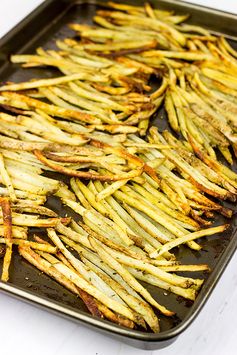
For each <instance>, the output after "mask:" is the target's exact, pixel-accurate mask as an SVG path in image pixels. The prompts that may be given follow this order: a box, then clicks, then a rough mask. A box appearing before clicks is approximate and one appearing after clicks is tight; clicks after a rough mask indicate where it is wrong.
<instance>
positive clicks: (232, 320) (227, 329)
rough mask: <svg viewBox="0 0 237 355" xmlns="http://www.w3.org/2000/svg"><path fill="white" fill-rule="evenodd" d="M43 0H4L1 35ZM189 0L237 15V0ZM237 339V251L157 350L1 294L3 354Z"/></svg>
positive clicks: (214, 345) (104, 354) (189, 354)
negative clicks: (191, 317)
mask: <svg viewBox="0 0 237 355" xmlns="http://www.w3.org/2000/svg"><path fill="white" fill-rule="evenodd" d="M42 2H43V1H42V0H0V37H1V36H3V35H4V34H5V33H6V32H7V31H8V30H10V29H11V28H12V27H13V26H14V25H15V24H17V23H18V22H19V21H20V20H21V19H22V18H23V17H25V16H26V15H27V14H28V13H29V12H30V11H31V10H33V9H34V8H35V7H36V6H37V5H39V4H40V3H42ZM124 2H126V1H124ZM189 2H193V3H196V4H200V5H201V4H202V5H205V6H209V7H213V8H218V9H220V10H225V11H229V12H233V13H236V14H237V1H236V0H192V1H191V0H190V1H189ZM236 338H237V254H235V256H234V257H233V258H232V260H231V262H230V264H229V266H228V267H227V269H226V271H225V272H224V274H223V276H222V278H221V280H220V282H219V283H218V285H217V287H216V288H215V290H214V292H213V293H212V295H211V298H210V299H209V301H208V302H207V304H206V305H205V307H204V308H203V310H202V311H201V313H200V315H199V316H198V317H197V319H196V320H195V321H194V323H193V324H192V325H191V326H190V327H189V328H188V329H187V330H186V331H185V332H184V333H183V334H182V335H181V336H180V337H179V338H178V339H177V341H176V342H175V343H173V344H172V345H171V346H169V347H168V348H165V349H162V350H156V351H143V350H137V349H133V348H131V347H129V346H127V345H124V344H122V343H120V342H118V341H115V340H111V339H109V338H108V337H105V336H102V335H100V334H97V333H96V332H95V331H89V330H88V329H86V328H85V327H83V326H79V325H76V324H74V323H72V322H70V321H67V320H64V319H62V318H60V317H57V316H54V315H52V314H49V313H48V312H46V311H42V310H39V309H37V308H35V307H33V306H30V305H27V304H25V303H23V302H21V301H17V300H15V299H13V298H11V297H7V296H5V295H3V294H1V293H0V354H1V355H13V354H17V355H28V354H32V355H42V354H43V355H145V354H147V355H158V354H159V355H171V354H172V355H199V354H202V355H212V354H215V355H235V354H236V353H237V350H236V348H237V347H236Z"/></svg>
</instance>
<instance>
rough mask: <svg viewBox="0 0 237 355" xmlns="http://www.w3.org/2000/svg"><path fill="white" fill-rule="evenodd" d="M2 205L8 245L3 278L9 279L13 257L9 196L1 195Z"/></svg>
mask: <svg viewBox="0 0 237 355" xmlns="http://www.w3.org/2000/svg"><path fill="white" fill-rule="evenodd" d="M0 205H1V209H2V215H3V228H4V242H5V243H6V245H7V249H6V253H5V256H4V260H3V269H2V276H1V280H2V281H8V279H9V267H10V264H11V258H12V215H11V206H10V202H9V199H8V198H6V197H1V198H0Z"/></svg>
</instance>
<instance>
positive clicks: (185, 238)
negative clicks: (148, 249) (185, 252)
mask: <svg viewBox="0 0 237 355" xmlns="http://www.w3.org/2000/svg"><path fill="white" fill-rule="evenodd" d="M228 227H229V225H228V224H225V225H223V226H218V227H213V228H208V229H203V230H200V231H198V232H194V233H188V234H186V235H184V236H183V237H179V238H176V239H174V240H172V241H170V242H168V243H166V244H164V245H162V247H160V249H158V250H156V251H155V252H153V253H151V254H150V257H151V258H157V256H159V255H162V254H163V253H164V252H167V251H169V250H170V249H173V248H175V247H177V246H178V245H180V244H183V243H187V242H190V241H192V240H195V239H197V238H201V237H205V236H208V235H213V234H216V233H222V232H224V230H226V229H227V228H228Z"/></svg>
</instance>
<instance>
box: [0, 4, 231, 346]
mask: <svg viewBox="0 0 237 355" xmlns="http://www.w3.org/2000/svg"><path fill="white" fill-rule="evenodd" d="M126 3H131V4H137V5H139V4H140V5H141V4H142V3H143V2H142V1H126ZM151 3H152V4H153V5H154V6H158V7H159V8H162V9H163V8H164V9H173V10H175V11H176V12H178V13H190V14H191V18H190V20H189V22H190V23H195V24H198V25H202V26H204V27H206V28H208V29H210V30H212V31H213V32H216V33H222V34H225V35H227V36H229V38H231V39H232V40H234V39H235V38H236V39H237V16H234V15H232V14H228V13H222V12H218V11H215V10H211V9H207V8H202V7H199V6H195V5H191V4H187V3H181V2H176V1H164V0H159V1H151ZM97 8H98V6H97V5H96V1H73V0H72V1H69V0H47V1H45V2H44V3H43V4H42V5H41V6H39V7H38V8H37V9H36V10H35V11H34V12H32V13H31V14H30V15H29V16H28V17H27V18H26V19H25V20H23V21H22V22H21V23H20V24H19V25H17V26H16V27H15V28H14V29H13V30H11V32H9V33H8V34H7V35H6V36H5V37H4V38H2V39H1V40H0V81H6V80H13V81H24V80H28V79H30V78H33V77H42V76H44V77H45V76H47V77H51V76H53V75H58V72H56V71H55V70H51V69H48V68H47V69H43V70H42V69H39V68H32V69H27V70H25V69H21V68H19V66H16V65H13V64H11V63H10V62H9V55H10V54H12V53H32V52H33V51H34V50H35V48H37V47H38V46H43V47H45V48H53V47H54V41H55V40H56V39H58V38H64V37H66V36H69V37H71V36H73V35H74V33H73V32H72V31H71V30H70V29H69V28H68V27H67V24H68V23H69V22H72V21H80V22H84V23H91V22H92V17H93V15H94V13H95V11H96V9H97ZM232 45H234V46H235V47H236V43H235V41H232ZM164 115H165V113H164V111H163V109H161V110H159V112H158V113H157V114H156V117H155V118H154V122H153V123H154V124H155V125H158V126H159V127H160V129H164V128H168V125H167V123H166V120H164V119H163V120H161V119H160V118H161V117H164ZM49 204H50V206H52V205H53V206H54V208H56V209H57V210H58V211H60V213H61V214H63V213H65V212H66V211H65V209H64V208H63V207H62V206H61V205H60V204H59V201H57V200H56V199H52V198H51V199H50V200H49ZM225 205H226V206H228V207H231V208H232V209H236V207H235V206H234V205H231V204H227V203H225ZM67 212H68V210H67ZM217 222H218V223H222V222H226V220H225V219H224V218H223V217H220V216H218V218H217ZM230 223H231V228H230V229H229V230H228V231H227V232H225V233H224V234H223V235H221V236H215V237H210V238H203V239H202V240H201V244H202V246H203V248H202V250H201V251H200V252H193V251H192V250H189V249H188V248H186V247H181V248H179V249H178V251H177V257H178V259H179V260H181V261H183V262H184V263H185V262H186V263H195V262H197V263H208V264H209V265H210V267H211V268H212V272H211V273H210V274H207V273H206V274H205V273H197V274H196V275H195V276H196V277H202V278H205V280H206V281H205V283H204V286H203V288H202V290H201V292H200V293H199V295H198V297H197V299H196V301H195V302H194V303H193V302H190V301H188V302H187V301H186V300H184V299H182V298H181V297H177V296H176V295H174V294H166V293H164V291H163V290H161V289H159V288H157V287H153V286H151V285H146V284H144V285H145V286H146V287H147V289H148V290H149V291H150V292H151V294H152V295H153V297H154V298H156V299H157V300H159V302H160V303H161V304H164V305H165V306H167V307H168V308H170V309H172V310H173V311H175V312H176V316H175V317H172V318H167V317H164V316H159V317H160V323H161V329H162V332H161V333H159V334H152V333H150V332H144V331H139V330H129V329H125V328H123V327H120V326H118V325H115V324H112V323H110V322H108V321H106V320H101V319H96V318H94V317H92V316H91V315H89V314H88V312H87V309H86V307H85V305H84V304H83V302H82V301H81V300H80V299H79V298H77V297H75V296H74V295H73V294H72V293H70V291H68V290H66V289H64V288H63V287H62V286H61V285H59V284H58V283H56V282H55V281H53V280H52V279H50V278H49V277H48V276H46V275H44V274H42V273H40V272H39V271H38V270H37V269H35V268H34V267H33V266H32V265H30V264H29V263H28V262H27V261H25V260H23V259H22V258H21V257H20V256H19V255H18V254H17V253H14V257H13V262H12V265H11V270H10V282H9V283H7V284H6V283H0V290H2V291H3V292H5V293H8V294H10V295H14V296H16V297H18V298H20V299H23V300H25V301H28V302H33V303H34V304H36V305H38V306H42V307H44V308H47V309H48V310H50V311H53V312H56V313H58V314H60V315H61V316H64V317H67V318H70V319H71V320H74V321H77V322H81V323H83V324H84V325H86V326H89V327H92V328H94V329H95V330H97V331H100V332H102V333H104V334H107V335H109V336H111V337H114V338H117V339H119V340H121V341H123V342H125V343H127V344H130V345H133V346H135V347H139V348H144V349H158V348H162V347H165V346H167V345H168V344H170V343H172V342H173V341H174V340H175V339H176V337H177V336H178V335H179V334H180V333H181V332H183V331H184V330H185V328H186V327H187V326H188V325H189V324H190V323H191V322H192V321H193V320H194V318H195V317H196V316H197V315H198V313H199V312H200V310H201V308H202V306H203V305H204V304H205V302H206V300H207V299H208V297H209V296H210V294H211V292H212V290H213V288H214V287H215V284H216V282H217V281H218V279H219V278H220V276H221V274H222V273H223V271H224V269H225V267H226V265H227V264H228V262H229V260H230V258H231V256H232V255H233V253H234V251H235V249H236V247H237V234H236V222H235V221H234V217H233V218H232V220H231V221H230ZM0 263H1V260H0ZM0 267H1V265H0Z"/></svg>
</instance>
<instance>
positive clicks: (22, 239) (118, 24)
mask: <svg viewBox="0 0 237 355" xmlns="http://www.w3.org/2000/svg"><path fill="white" fill-rule="evenodd" d="M106 6H107V9H106V10H99V11H98V12H97V14H96V16H95V17H94V21H95V24H96V25H95V26H89V25H85V24H83V25H82V24H70V28H71V29H73V30H75V31H76V33H77V35H79V37H80V39H78V37H75V38H66V39H64V40H60V41H57V42H56V45H57V46H58V50H44V49H42V48H39V49H37V50H36V53H35V54H31V55H13V56H12V57H11V61H12V62H13V63H21V64H22V67H24V68H32V67H36V66H43V67H45V66H47V67H48V66H49V67H52V68H54V69H52V73H54V77H52V78H43V79H42V78H39V79H36V78H34V79H32V80H30V81H27V82H23V83H12V82H8V83H5V84H4V85H2V86H1V87H0V105H1V111H0V183H1V187H0V196H1V197H0V205H1V212H0V221H1V223H0V231H1V238H0V243H1V244H3V245H5V255H4V260H3V270H2V277H1V279H2V281H8V279H9V275H10V274H9V268H10V264H11V258H12V253H13V246H14V245H16V246H17V250H18V252H19V253H20V255H21V256H22V257H23V258H25V259H26V260H27V261H28V262H29V263H31V264H33V265H34V266H35V267H36V268H38V269H39V270H41V271H42V272H44V273H46V274H47V275H49V276H50V277H52V278H54V279H55V280H56V281H57V282H59V283H61V284H62V285H63V286H64V287H66V288H67V289H69V290H70V291H71V292H72V293H74V294H75V295H76V296H78V297H80V298H81V299H82V300H83V301H84V303H85V304H86V306H87V308H88V310H89V311H90V312H91V313H92V314H93V315H94V316H96V317H100V318H105V319H108V320H111V321H113V322H115V323H117V324H119V325H122V326H125V327H129V328H138V329H141V328H143V329H147V327H149V329H151V330H152V331H154V332H159V331H160V326H159V314H163V315H165V316H172V315H174V312H173V310H172V309H167V307H166V306H165V305H161V304H160V303H159V300H157V299H154V297H153V296H152V295H151V294H150V293H149V292H148V291H147V289H146V288H144V286H142V284H141V283H140V282H139V281H144V282H146V283H148V284H151V285H154V286H157V287H159V288H161V289H163V290H165V291H169V292H172V293H174V294H176V295H178V296H181V297H184V298H186V299H189V300H192V301H194V300H195V298H196V296H197V294H198V291H199V289H200V287H201V286H202V284H203V281H204V280H203V279H198V278H195V277H194V278H191V277H187V276H185V274H177V273H176V272H184V273H185V272H190V271H192V272H196V271H205V270H206V271H208V270H209V266H208V265H204V264H194V265H184V264H181V263H180V261H179V260H178V259H177V256H176V253H175V251H176V249H174V248H175V247H179V246H180V245H183V244H185V246H186V247H189V248H191V249H193V250H194V251H195V250H196V251H198V250H200V249H201V245H200V244H199V240H198V242H197V239H199V238H201V237H205V236H210V235H215V236H216V235H217V234H218V233H222V232H224V231H225V230H226V229H227V228H228V226H229V225H228V223H226V224H224V225H219V226H215V227H213V226H212V224H213V222H214V221H215V216H216V214H222V215H223V216H225V217H227V218H230V217H231V216H232V214H233V211H232V210H231V209H230V208H227V207H224V206H223V203H222V201H225V200H229V201H230V202H236V199H237V174H236V173H235V172H234V171H233V170H232V169H231V167H228V166H227V165H226V164H225V165H224V164H223V163H222V162H220V161H218V159H217V155H216V153H217V149H218V150H219V151H220V153H221V154H222V155H223V156H224V158H225V159H226V161H227V162H228V163H230V164H232V163H233V155H236V152H237V145H236V139H237V135H236V131H237V129H236V127H237V119H236V116H235V115H236V113H237V104H236V102H235V101H236V96H237V91H236V89H237V60H236V59H237V53H236V52H235V50H234V49H233V48H232V47H230V45H229V44H228V43H227V41H226V40H225V39H224V38H218V37H216V36H213V35H212V34H210V33H209V32H208V31H207V30H204V29H203V28H200V27H198V26H193V25H189V24H185V23H183V22H184V21H185V20H186V19H187V17H188V16H187V15H184V16H181V15H175V14H174V13H173V12H171V11H164V10H156V9H153V8H152V7H151V6H150V5H149V4H148V3H146V4H145V5H144V7H135V6H129V5H125V4H124V5H123V4H117V3H116V4H115V3H112V2H109V3H108V4H107V5H106ZM58 72H60V74H57V77H55V73H58ZM152 78H153V79H154V78H155V79H154V80H152V82H154V81H155V82H156V83H157V88H156V89H152V87H151V79H152ZM163 103H164V107H165V109H166V111H167V117H168V120H169V123H170V126H171V128H172V129H173V130H174V131H175V132H180V133H181V136H180V138H179V139H178V138H177V137H176V136H174V135H173V134H172V133H171V132H168V131H163V132H159V130H158V129H157V128H156V127H154V126H151V125H150V121H151V118H152V116H153V115H154V113H156V112H157V110H158V109H159V108H160V107H161V105H162V104H163ZM158 128H159V127H158ZM144 136H146V138H144ZM55 173H56V174H55ZM63 176H65V177H63ZM66 177H67V178H66ZM65 181H66V182H65ZM52 196H53V197H54V199H58V203H60V201H61V203H62V204H64V205H66V206H67V207H68V208H69V210H70V209H71V210H73V211H74V216H75V215H76V216H78V217H77V218H75V217H74V218H72V217H68V216H64V215H63V216H60V215H58V213H56V212H55V211H54V209H52V208H51V207H50V197H52ZM32 227H34V234H32ZM37 228H38V231H39V233H40V235H42V230H45V238H44V239H42V237H40V236H39V235H38V234H39V233H38V234H37V232H36V231H37ZM220 237H221V236H220ZM14 250H15V249H14ZM75 255H77V256H75ZM181 275H182V276H181Z"/></svg>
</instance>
